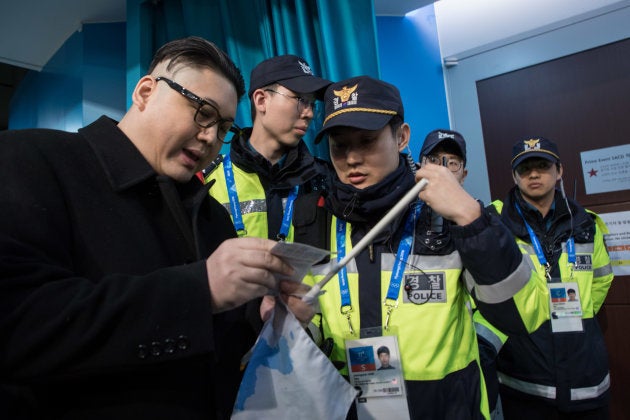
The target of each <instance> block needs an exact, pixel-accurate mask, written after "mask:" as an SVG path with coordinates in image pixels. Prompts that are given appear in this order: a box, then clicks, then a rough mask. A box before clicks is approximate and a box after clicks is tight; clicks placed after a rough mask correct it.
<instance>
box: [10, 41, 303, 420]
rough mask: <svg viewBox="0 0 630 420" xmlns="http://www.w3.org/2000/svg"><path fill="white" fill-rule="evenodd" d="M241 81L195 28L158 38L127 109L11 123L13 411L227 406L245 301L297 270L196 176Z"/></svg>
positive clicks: (249, 334) (134, 414)
mask: <svg viewBox="0 0 630 420" xmlns="http://www.w3.org/2000/svg"><path fill="white" fill-rule="evenodd" d="M193 92H194V93H193ZM243 93H244V83H243V78H242V76H241V74H240V71H239V70H238V68H236V66H235V65H234V63H233V62H232V61H231V60H230V59H229V58H228V57H227V56H226V55H225V53H224V52H222V51H221V50H219V49H218V48H217V47H216V46H215V45H214V44H212V43H210V42H208V41H206V40H203V39H201V38H196V37H190V38H186V39H181V40H176V41H172V42H170V43H168V44H166V45H165V46H163V47H162V48H161V49H160V50H159V51H158V52H157V53H156V55H155V57H154V59H153V62H152V63H151V66H150V68H149V72H148V74H147V75H145V76H144V77H142V78H141V79H140V80H139V81H138V83H137V85H136V87H135V89H134V91H133V94H132V106H131V107H130V109H129V110H128V112H127V113H126V114H125V116H124V117H123V118H122V120H121V121H120V122H119V123H116V122H115V121H113V120H111V119H109V118H106V117H101V118H100V119H99V120H97V121H95V122H94V123H92V124H90V125H89V126H87V127H85V128H83V129H81V130H79V132H78V133H67V132H62V131H54V130H43V129H33V130H20V131H7V132H2V133H0V180H1V181H0V418H7V419H11V418H36V419H49V418H50V419H57V418H59V419H70V418H72V419H126V418H133V419H138V418H150V419H212V418H224V417H227V416H228V415H229V412H230V410H231V408H232V404H233V401H234V398H235V395H236V389H237V387H238V383H239V380H240V375H239V363H240V359H241V356H242V355H243V354H244V353H245V352H246V351H247V350H248V348H249V347H250V346H251V345H252V344H253V342H254V340H255V337H256V333H257V331H255V330H254V329H252V328H251V327H250V323H249V322H248V319H247V317H246V312H247V313H251V312H252V311H246V303H247V302H248V301H250V300H251V299H254V298H257V297H260V296H263V295H264V294H266V293H268V292H269V290H270V289H277V288H278V284H277V281H276V280H275V278H276V276H277V275H286V274H290V273H291V272H292V268H291V267H290V266H288V265H287V264H286V263H284V262H283V261H282V260H280V259H279V258H277V257H275V256H273V255H272V254H271V253H270V249H271V248H272V247H273V245H274V242H273V241H268V240H264V239H258V238H242V239H234V237H235V232H234V228H233V226H232V223H231V221H230V218H229V215H228V214H227V212H226V211H225V210H224V209H223V207H222V206H221V205H219V204H218V203H217V202H216V201H215V200H214V199H211V198H210V197H209V196H208V188H211V185H207V186H203V185H202V184H201V183H200V182H199V181H198V179H197V178H195V177H194V174H195V173H196V172H198V171H199V170H201V169H202V168H204V167H206V166H207V165H208V163H209V162H210V161H211V160H212V159H214V158H215V157H216V156H217V154H218V152H219V149H220V147H221V144H222V141H223V139H224V138H225V135H226V133H227V131H228V130H229V128H230V127H231V125H232V122H233V118H234V115H235V112H236V104H237V102H238V98H239V97H240V96H242V95H243ZM279 287H280V289H281V291H283V292H286V294H285V295H284V296H285V300H287V301H289V304H290V305H291V307H292V309H293V310H294V312H295V314H296V316H298V318H300V320H301V321H308V320H309V319H310V316H311V313H312V310H311V309H310V308H309V307H308V306H307V305H305V304H303V303H301V301H300V300H299V299H297V298H289V297H288V294H290V293H291V292H292V290H291V287H293V285H292V284H290V283H282V284H280V286H279ZM255 313H258V311H256V312H255Z"/></svg>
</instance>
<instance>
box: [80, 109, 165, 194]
mask: <svg viewBox="0 0 630 420" xmlns="http://www.w3.org/2000/svg"><path fill="white" fill-rule="evenodd" d="M79 134H81V135H82V136H83V137H84V138H85V139H86V140H87V142H88V144H89V145H90V147H92V149H93V150H94V153H95V154H96V156H97V158H98V160H99V161H100V162H101V165H102V166H103V170H104V171H105V173H106V175H107V179H108V181H109V183H110V184H111V186H112V188H113V189H114V190H115V191H117V192H118V191H122V190H125V189H127V188H129V187H131V186H134V185H136V184H139V183H141V182H143V181H145V180H147V179H149V178H154V177H155V176H156V172H155V171H154V170H153V168H152V167H151V165H149V162H147V160H146V159H145V158H144V156H142V154H141V153H140V151H139V150H138V149H137V148H136V146H135V145H134V144H133V143H132V142H131V140H129V138H128V137H127V136H126V135H125V134H124V133H123V132H122V131H121V130H120V129H119V128H118V125H117V123H116V121H114V120H112V119H110V118H108V117H105V116H102V117H101V118H99V119H98V120H96V121H94V122H93V123H92V124H90V125H88V126H86V127H84V128H81V129H79Z"/></svg>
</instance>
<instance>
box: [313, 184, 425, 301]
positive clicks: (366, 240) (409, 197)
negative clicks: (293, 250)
mask: <svg viewBox="0 0 630 420" xmlns="http://www.w3.org/2000/svg"><path fill="white" fill-rule="evenodd" d="M428 183H429V181H427V180H426V179H421V180H420V181H419V182H418V183H417V184H416V185H414V187H413V188H412V189H410V190H409V191H408V192H407V194H405V195H404V196H403V198H402V199H401V200H400V201H399V202H398V203H396V205H395V206H394V207H392V209H391V210H390V211H388V212H387V214H385V216H383V218H382V219H381V220H379V222H378V223H377V224H376V225H375V226H374V227H373V228H372V229H371V230H370V231H369V232H368V233H367V234H366V235H365V236H364V237H363V238H362V239H361V240H360V241H359V243H357V244H356V246H354V247H353V248H352V250H351V251H350V252H348V254H347V255H346V256H345V257H343V258H342V259H341V261H339V262H337V263H336V264H335V265H333V267H332V268H331V269H330V271H329V272H328V273H327V274H326V275H325V276H324V278H323V279H322V280H320V281H319V282H318V283H317V284H315V285H314V286H313V287H312V288H311V290H309V291H308V293H306V294H305V295H304V297H303V298H302V300H304V301H306V302H309V303H310V302H313V301H314V300H315V299H316V298H317V296H319V293H320V292H321V290H322V287H324V285H325V284H326V283H328V281H329V280H330V279H331V278H333V277H334V276H335V275H336V274H337V273H338V272H339V270H341V269H342V268H343V267H344V266H345V265H346V264H348V263H349V262H350V261H351V260H352V259H353V258H354V257H356V256H357V255H358V254H359V253H360V252H361V251H363V250H364V249H365V247H367V246H368V245H369V244H370V242H372V240H373V239H374V238H375V237H376V235H378V234H379V233H381V231H382V230H383V229H384V228H385V226H387V225H388V224H389V223H391V221H392V220H393V219H394V218H395V217H396V216H398V214H400V213H401V212H402V211H403V210H404V209H405V208H406V207H407V206H408V205H409V203H411V202H412V201H413V200H415V199H416V198H418V194H419V193H420V191H422V190H423V189H424V188H425V187H426V186H427V184H428Z"/></svg>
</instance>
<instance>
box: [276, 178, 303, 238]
mask: <svg viewBox="0 0 630 420" xmlns="http://www.w3.org/2000/svg"><path fill="white" fill-rule="evenodd" d="M299 190H300V186H299V185H296V186H295V187H293V188H291V191H290V192H289V196H288V197H287V203H286V204H285V206H284V214H283V215H282V225H281V226H280V233H278V235H277V236H276V239H278V240H279V241H284V240H285V239H286V238H287V236H288V235H289V228H290V227H291V220H293V208H294V204H295V199H296V198H297V195H298V191H299Z"/></svg>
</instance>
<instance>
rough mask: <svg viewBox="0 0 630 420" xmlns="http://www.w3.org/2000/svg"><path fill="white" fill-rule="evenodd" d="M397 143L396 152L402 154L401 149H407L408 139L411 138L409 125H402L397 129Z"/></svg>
mask: <svg viewBox="0 0 630 420" xmlns="http://www.w3.org/2000/svg"><path fill="white" fill-rule="evenodd" d="M396 135H397V139H396V141H397V142H398V151H400V152H402V151H403V149H405V148H406V147H407V145H408V144H409V139H410V138H411V127H409V124H407V123H402V125H401V126H400V127H399V128H398V132H397V133H396Z"/></svg>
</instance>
